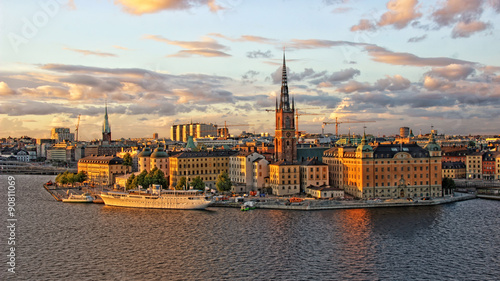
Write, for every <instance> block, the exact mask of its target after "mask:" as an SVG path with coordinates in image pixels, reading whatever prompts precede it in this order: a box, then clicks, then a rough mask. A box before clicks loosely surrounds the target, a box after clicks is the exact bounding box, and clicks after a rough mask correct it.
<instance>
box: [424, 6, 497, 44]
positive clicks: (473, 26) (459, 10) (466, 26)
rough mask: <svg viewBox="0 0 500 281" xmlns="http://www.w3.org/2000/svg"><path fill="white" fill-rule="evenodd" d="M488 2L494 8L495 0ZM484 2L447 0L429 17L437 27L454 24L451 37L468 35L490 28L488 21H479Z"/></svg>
mask: <svg viewBox="0 0 500 281" xmlns="http://www.w3.org/2000/svg"><path fill="white" fill-rule="evenodd" d="M489 3H492V4H491V5H492V7H494V8H496V6H495V3H496V2H495V1H493V2H489ZM484 4H485V1H483V0H447V1H446V2H445V3H443V5H442V7H441V8H439V9H437V10H436V11H434V12H433V13H432V15H431V18H432V19H433V21H434V22H435V23H437V25H438V28H441V27H445V26H452V25H454V28H453V30H452V38H460V37H469V36H471V35H472V34H474V33H476V32H481V31H483V30H486V29H488V28H491V24H490V23H485V22H482V21H479V18H480V17H481V15H482V14H483V11H484V8H483V6H484Z"/></svg>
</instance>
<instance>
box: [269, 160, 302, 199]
mask: <svg viewBox="0 0 500 281" xmlns="http://www.w3.org/2000/svg"><path fill="white" fill-rule="evenodd" d="M269 187H270V188H271V189H272V192H273V194H274V195H278V196H283V195H291V194H297V193H299V192H300V165H299V164H298V163H291V162H287V161H285V160H281V161H278V162H275V163H273V164H270V165H269Z"/></svg>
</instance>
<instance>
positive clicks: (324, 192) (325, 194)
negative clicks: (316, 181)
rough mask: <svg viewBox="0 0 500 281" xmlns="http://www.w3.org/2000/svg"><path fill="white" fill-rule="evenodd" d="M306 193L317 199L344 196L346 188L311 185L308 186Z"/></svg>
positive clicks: (341, 197)
mask: <svg viewBox="0 0 500 281" xmlns="http://www.w3.org/2000/svg"><path fill="white" fill-rule="evenodd" d="M306 193H307V194H310V195H311V196H312V197H314V198H317V199H329V198H337V199H343V198H344V190H343V189H340V188H332V187H325V186H310V187H307V188H306Z"/></svg>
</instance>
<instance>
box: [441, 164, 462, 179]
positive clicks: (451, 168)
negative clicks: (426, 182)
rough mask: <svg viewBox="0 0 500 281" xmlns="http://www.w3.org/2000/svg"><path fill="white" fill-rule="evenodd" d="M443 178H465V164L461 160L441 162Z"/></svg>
mask: <svg viewBox="0 0 500 281" xmlns="http://www.w3.org/2000/svg"><path fill="white" fill-rule="evenodd" d="M442 174H443V178H450V179H465V177H466V175H467V166H466V165H465V163H463V162H443V163H442Z"/></svg>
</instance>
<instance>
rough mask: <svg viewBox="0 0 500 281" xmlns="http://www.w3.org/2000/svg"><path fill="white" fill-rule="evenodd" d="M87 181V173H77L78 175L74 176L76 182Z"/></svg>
mask: <svg viewBox="0 0 500 281" xmlns="http://www.w3.org/2000/svg"><path fill="white" fill-rule="evenodd" d="M87 179H88V177H87V173H85V172H84V171H80V172H78V174H76V175H75V181H76V182H79V183H82V182H84V181H86V180H87Z"/></svg>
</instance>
